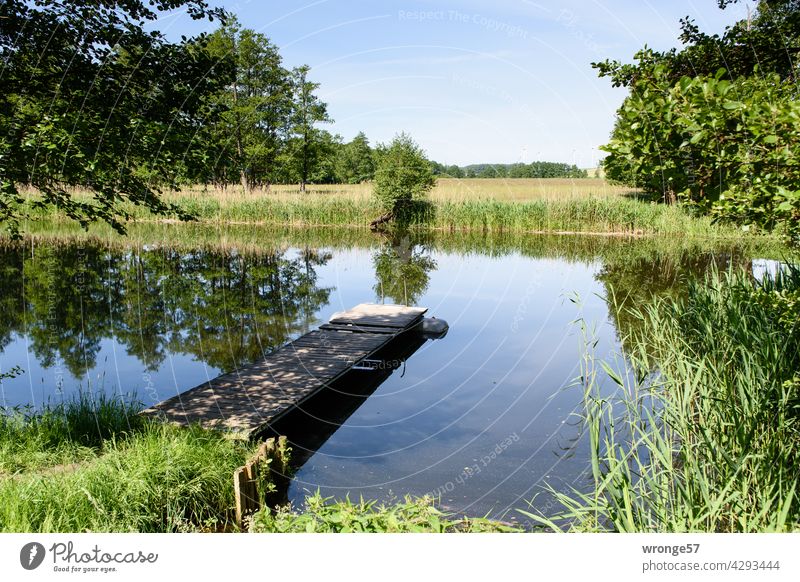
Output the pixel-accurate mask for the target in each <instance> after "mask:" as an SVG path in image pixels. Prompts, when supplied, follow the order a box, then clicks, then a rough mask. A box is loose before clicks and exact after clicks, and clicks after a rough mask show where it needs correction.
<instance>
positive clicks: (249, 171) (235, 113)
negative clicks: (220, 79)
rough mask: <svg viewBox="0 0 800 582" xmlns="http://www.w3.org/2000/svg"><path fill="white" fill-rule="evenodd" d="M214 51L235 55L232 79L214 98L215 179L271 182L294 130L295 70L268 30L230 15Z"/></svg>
mask: <svg viewBox="0 0 800 582" xmlns="http://www.w3.org/2000/svg"><path fill="white" fill-rule="evenodd" d="M209 48H210V51H211V54H212V55H213V56H214V57H215V58H216V59H217V60H218V61H220V62H222V61H225V60H226V59H230V60H231V62H232V64H233V68H234V73H233V78H232V79H231V83H230V84H229V85H227V86H226V87H225V88H224V89H223V90H221V91H219V92H217V93H216V94H214V95H213V96H212V98H211V102H212V103H213V106H214V109H215V110H217V111H220V115H219V119H218V120H217V121H216V123H213V124H212V133H213V136H212V141H211V143H212V144H213V145H214V146H216V148H217V152H216V163H215V165H214V168H213V170H214V171H213V179H214V181H215V182H217V183H222V184H227V183H231V182H235V181H239V182H240V183H241V184H242V187H243V188H244V189H245V191H249V190H250V189H251V188H253V187H254V186H256V185H262V184H269V182H270V181H271V177H272V176H273V175H274V166H275V164H276V163H277V160H278V158H279V156H280V155H281V153H282V149H283V147H284V146H285V143H286V140H287V139H288V134H289V117H290V116H291V115H292V112H293V106H294V103H293V85H292V75H291V72H290V71H289V70H287V69H286V68H284V67H283V63H282V58H281V55H280V53H279V52H278V48H277V47H276V46H275V45H274V44H272V43H271V42H270V41H269V39H268V38H267V37H266V36H264V35H263V34H259V33H257V32H255V31H253V30H250V29H246V28H245V29H243V28H242V27H241V26H240V25H239V22H238V21H237V20H236V19H235V18H229V19H228V20H227V21H226V22H225V23H224V24H223V25H222V26H221V27H220V28H219V29H218V30H217V31H215V32H214V33H213V34H212V35H211V37H210V40H209Z"/></svg>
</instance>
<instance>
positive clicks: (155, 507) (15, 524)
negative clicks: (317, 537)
mask: <svg viewBox="0 0 800 582" xmlns="http://www.w3.org/2000/svg"><path fill="white" fill-rule="evenodd" d="M135 410H136V408H135V407H133V406H132V405H130V404H125V403H123V402H122V401H119V400H107V399H102V398H101V399H91V400H90V399H85V398H84V399H81V400H78V401H74V402H70V403H67V404H64V405H61V406H57V407H54V408H49V409H46V410H44V411H39V412H36V413H33V412H30V411H28V412H25V411H19V410H17V411H10V412H9V411H7V413H6V414H4V415H2V416H0V531H4V532H82V531H97V532H127V531H132V532H171V531H215V530H225V529H230V528H231V527H232V520H233V515H232V510H233V507H234V496H233V484H232V477H231V476H232V474H233V471H234V470H235V468H236V467H238V466H239V465H241V464H243V462H244V460H245V459H246V458H247V457H248V456H249V455H250V454H252V450H251V449H253V447H252V446H251V445H249V444H244V443H242V442H238V441H233V440H229V439H226V438H224V437H223V436H222V435H220V434H217V433H213V432H209V431H204V430H201V429H197V428H194V429H186V430H183V429H180V428H177V427H171V426H165V425H160V424H154V423H152V422H149V421H145V420H143V419H141V418H140V417H138V416H137V415H136V414H135V413H134V411H135Z"/></svg>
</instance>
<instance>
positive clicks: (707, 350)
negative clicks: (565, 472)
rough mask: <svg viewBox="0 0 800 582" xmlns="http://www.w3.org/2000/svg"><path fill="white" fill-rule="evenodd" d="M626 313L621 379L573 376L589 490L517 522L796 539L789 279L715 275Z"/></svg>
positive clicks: (798, 451)
mask: <svg viewBox="0 0 800 582" xmlns="http://www.w3.org/2000/svg"><path fill="white" fill-rule="evenodd" d="M631 315H633V316H635V317H637V318H639V319H640V320H641V325H640V326H634V327H633V329H635V330H636V331H634V332H633V333H634V334H635V335H634V337H629V338H626V342H625V344H626V346H628V353H627V354H626V356H627V359H628V361H629V363H630V366H629V367H628V369H627V373H624V372H623V373H620V372H618V371H615V370H614V369H613V368H612V367H611V366H610V365H608V364H607V363H600V368H598V366H597V363H596V362H594V360H592V359H591V358H590V359H589V360H588V364H587V366H586V367H585V370H584V374H583V376H582V379H583V380H584V382H585V388H586V394H585V396H586V411H585V415H584V420H585V422H586V424H587V427H588V433H589V439H590V442H591V455H592V473H593V487H590V488H588V490H574V491H572V492H571V493H569V494H564V493H559V492H555V491H554V492H553V493H554V495H556V497H557V498H558V500H559V501H560V502H561V504H562V505H563V508H564V510H563V512H561V513H560V514H558V515H556V516H547V517H545V516H543V515H534V514H531V513H530V512H525V513H526V515H528V516H529V517H532V518H533V519H534V520H536V521H538V522H539V523H543V524H545V525H547V526H549V527H551V528H553V529H570V530H591V531H596V530H600V531H627V532H630V531H637V532H638V531H656V532H683V531H704V532H769V531H786V530H797V529H800V502H799V501H798V499H797V488H798V478H799V477H798V476H800V324H799V323H798V322H799V321H800V270H798V269H796V268H792V269H790V270H788V271H784V272H782V273H780V274H778V275H777V276H776V277H775V278H765V279H764V280H762V281H756V280H754V279H753V278H752V277H751V276H749V275H747V274H742V273H733V272H728V273H725V274H715V275H712V276H711V277H710V278H709V279H708V280H707V281H705V282H698V283H693V284H692V285H691V286H690V290H689V296H688V299H686V300H683V301H681V300H674V299H662V300H660V301H657V302H656V303H654V304H652V305H650V306H639V307H636V308H633V309H632V310H631ZM598 373H604V374H606V375H608V377H609V378H610V379H611V380H612V381H613V383H614V384H616V386H617V392H616V394H615V395H613V396H611V395H609V394H607V393H606V392H604V390H603V389H602V388H601V382H599V381H598V380H597V374H598Z"/></svg>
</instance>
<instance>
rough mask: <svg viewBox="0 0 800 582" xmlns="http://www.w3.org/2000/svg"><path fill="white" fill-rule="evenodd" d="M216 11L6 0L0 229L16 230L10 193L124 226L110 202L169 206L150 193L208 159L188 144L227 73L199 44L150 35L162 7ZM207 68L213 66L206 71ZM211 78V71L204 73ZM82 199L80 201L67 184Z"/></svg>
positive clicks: (19, 206) (168, 3) (179, 3)
mask: <svg viewBox="0 0 800 582" xmlns="http://www.w3.org/2000/svg"><path fill="white" fill-rule="evenodd" d="M178 8H185V9H186V10H187V11H188V13H189V14H190V15H191V16H192V17H193V18H213V17H218V16H221V15H222V14H221V12H220V11H219V10H217V9H213V10H212V9H209V8H208V6H207V4H206V2H204V1H202V0H160V1H159V2H157V3H154V2H143V1H138V0H126V1H124V2H123V1H120V0H74V1H70V2H67V1H65V0H53V1H49V2H35V3H31V2H25V1H23V0H5V1H4V2H3V3H2V5H0V55H2V59H3V69H2V80H3V90H2V91H0V222H5V223H6V225H7V228H8V229H9V230H10V231H11V232H12V233H16V232H17V230H18V224H19V220H20V218H21V217H22V216H23V215H24V212H25V210H24V206H23V204H24V198H23V196H22V195H21V194H20V187H24V186H32V187H34V188H36V189H37V190H38V191H39V192H40V193H41V197H40V198H39V199H38V200H37V202H36V205H38V206H50V205H53V206H57V207H59V208H61V209H62V210H63V211H64V212H65V213H66V214H67V215H68V216H70V217H72V218H74V219H76V220H79V221H80V222H81V223H83V224H87V223H88V222H90V221H92V220H96V219H101V220H105V221H107V222H109V223H110V224H111V225H113V226H114V227H115V228H116V229H117V230H120V231H121V230H123V229H124V228H123V224H122V221H121V218H124V213H123V212H122V211H121V210H120V202H122V201H124V200H128V201H131V202H134V203H136V204H141V205H144V206H147V207H148V208H150V210H152V211H153V212H163V211H165V210H167V209H168V208H167V205H166V204H164V203H163V202H162V201H160V200H159V197H158V187H159V185H161V184H173V183H174V182H175V180H176V178H177V176H178V174H180V173H183V174H186V175H190V176H191V175H194V174H195V173H196V172H197V171H198V168H201V167H203V166H204V165H205V164H206V160H205V159H203V157H202V156H203V150H202V148H195V147H193V146H192V144H193V140H194V138H195V134H196V133H197V132H198V131H199V130H200V129H201V127H202V125H203V123H204V119H205V117H206V115H207V110H206V104H205V100H204V98H205V97H206V96H207V95H209V94H211V93H213V92H215V91H217V90H218V89H219V88H220V86H221V83H222V80H223V79H224V78H225V75H226V73H227V71H226V67H225V63H215V62H214V61H213V60H212V59H211V58H210V55H209V54H208V52H207V51H206V50H205V45H206V39H205V38H204V37H198V38H194V39H185V40H182V41H181V42H179V43H169V42H167V41H166V40H165V39H164V37H163V36H162V35H161V34H160V33H158V32H148V31H147V30H146V27H145V23H146V22H147V21H154V20H156V19H157V18H158V17H159V14H160V13H161V11H165V10H174V9H178ZM215 65H216V66H215ZM209 72H212V73H213V74H209ZM74 187H80V188H83V189H88V190H89V191H90V192H91V193H92V196H93V197H92V199H91V200H90V201H88V202H85V201H78V200H76V199H75V198H73V197H72V196H71V195H70V189H71V188H74Z"/></svg>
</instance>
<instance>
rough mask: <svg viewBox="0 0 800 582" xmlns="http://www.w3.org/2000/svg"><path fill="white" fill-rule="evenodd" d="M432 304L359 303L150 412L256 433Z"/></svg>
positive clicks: (184, 421) (173, 419)
mask: <svg viewBox="0 0 800 582" xmlns="http://www.w3.org/2000/svg"><path fill="white" fill-rule="evenodd" d="M426 311H427V309H425V308H422V307H404V306H399V305H374V304H361V305H358V306H356V307H354V308H353V309H351V310H349V311H346V312H343V313H339V314H337V315H335V316H334V317H333V318H331V320H330V322H329V323H327V324H324V325H322V326H320V328H319V329H317V330H315V331H312V332H310V333H307V334H305V335H303V336H301V337H299V338H297V339H296V340H294V341H293V342H291V343H289V344H287V345H285V346H283V347H282V348H279V349H277V350H276V351H274V352H273V353H271V354H269V355H268V356H267V357H266V358H264V359H263V360H261V361H259V362H256V363H255V364H252V365H250V366H247V367H244V368H240V369H238V370H236V371H234V372H230V373H228V374H223V375H221V376H218V377H217V378H215V379H213V380H210V381H208V382H204V383H203V384H201V385H199V386H197V387H195V388H192V389H190V390H187V391H186V392H183V393H181V394H178V395H176V396H173V397H172V398H169V399H167V400H164V401H163V402H160V403H158V404H156V405H155V406H153V407H151V408H148V409H146V410H144V411H142V414H144V415H147V416H153V417H156V418H159V419H162V420H164V421H167V422H173V423H176V424H181V425H189V424H191V423H199V424H200V425H202V426H204V427H207V428H216V429H222V430H229V431H234V432H237V433H244V434H245V435H247V436H252V435H253V434H255V433H258V432H260V431H261V430H262V429H263V428H265V427H266V426H267V425H269V424H270V423H271V422H273V421H275V420H276V419H278V418H279V417H281V416H283V415H284V414H285V413H287V412H288V411H290V410H292V409H293V408H295V407H297V406H298V405H300V404H302V403H303V401H305V400H307V399H308V398H310V397H311V396H313V395H314V394H316V393H317V392H319V391H320V390H322V389H323V388H325V387H326V386H329V385H330V384H331V383H333V382H335V381H336V380H337V379H339V378H341V377H342V376H343V375H344V374H346V373H347V372H349V371H350V370H351V369H352V368H353V367H354V366H357V365H358V364H360V363H362V362H363V361H364V360H368V359H369V358H370V356H372V355H373V354H375V353H376V352H377V351H379V350H380V349H381V348H383V347H385V346H386V345H388V344H389V343H390V342H391V341H392V340H394V339H395V338H396V337H397V336H398V335H400V334H402V333H404V332H407V331H409V330H411V329H413V328H414V327H416V326H417V325H418V324H419V323H420V322H421V321H422V316H423V314H424V313H425V312H426Z"/></svg>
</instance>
